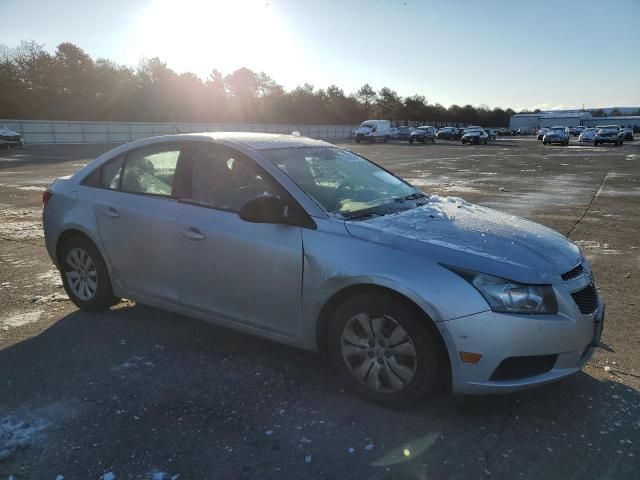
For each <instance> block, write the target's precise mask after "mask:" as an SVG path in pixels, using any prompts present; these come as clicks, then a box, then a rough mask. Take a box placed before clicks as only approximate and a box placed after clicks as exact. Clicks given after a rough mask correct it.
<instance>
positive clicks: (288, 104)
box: [0, 41, 515, 127]
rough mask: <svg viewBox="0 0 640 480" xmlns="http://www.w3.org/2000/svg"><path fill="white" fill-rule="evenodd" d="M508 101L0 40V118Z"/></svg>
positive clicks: (483, 119)
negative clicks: (456, 99)
mask: <svg viewBox="0 0 640 480" xmlns="http://www.w3.org/2000/svg"><path fill="white" fill-rule="evenodd" d="M514 113H515V112H514V111H513V110H512V109H510V108H507V109H502V108H494V109H490V108H489V107H487V106H484V105H481V106H479V107H474V106H473V105H464V106H459V105H451V106H450V107H448V108H447V107H444V106H443V105H440V104H438V103H435V104H431V103H429V102H428V101H427V99H426V98H425V97H424V96H423V95H412V96H408V97H401V96H400V95H398V93H397V92H396V91H394V90H392V89H391V88H388V87H383V88H381V89H380V90H378V91H376V90H375V89H374V88H372V87H371V86H370V85H369V84H365V85H363V86H362V87H361V88H360V89H359V90H358V91H357V92H355V93H352V94H345V92H344V90H343V89H342V88H340V87H338V86H336V85H331V86H329V87H327V88H315V87H314V86H313V85H311V84H308V83H305V84H304V85H301V86H298V87H296V88H294V89H292V90H289V91H286V90H285V89H284V88H283V87H282V86H281V85H279V84H278V83H277V82H276V81H275V80H274V79H273V78H271V77H270V76H269V75H267V74H266V73H264V72H253V71H251V70H250V69H248V68H240V69H238V70H236V71H234V72H232V73H229V74H228V75H223V74H222V73H221V72H220V71H218V70H216V69H213V70H212V71H211V73H210V75H209V76H208V77H207V79H206V80H204V81H203V80H202V79H200V78H199V77H198V76H196V75H195V74H193V73H176V72H174V71H173V70H171V69H170V68H169V67H167V65H166V63H164V62H162V61H161V60H160V59H159V58H150V59H144V60H142V61H141V62H140V64H139V65H138V66H137V67H136V68H130V67H127V66H123V65H118V64H116V63H114V62H112V61H110V60H108V59H104V58H98V59H95V60H94V59H92V58H91V56H89V55H88V54H87V53H86V52H85V51H84V50H82V49H81V48H79V47H78V46H76V45H74V44H72V43H68V42H67V43H61V44H60V45H58V46H57V48H56V50H55V52H54V53H53V54H50V53H49V52H47V51H46V50H45V48H44V46H43V45H41V44H38V43H36V42H34V41H23V42H22V43H20V45H18V46H17V47H14V48H9V47H6V46H0V118H17V119H47V120H85V121H86V120H97V121H129V122H131V121H148V122H212V123H213V122H237V123H242V122H246V123H279V124H296V123H302V124H358V123H360V122H362V121H363V120H366V119H368V118H383V119H389V120H392V121H396V122H399V123H406V122H427V121H428V122H451V123H460V124H480V125H485V126H495V127H500V126H507V125H508V124H509V117H510V116H511V115H513V114H514Z"/></svg>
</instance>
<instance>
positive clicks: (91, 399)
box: [0, 138, 640, 480]
mask: <svg viewBox="0 0 640 480" xmlns="http://www.w3.org/2000/svg"><path fill="white" fill-rule="evenodd" d="M573 142H574V145H572V146H570V147H543V146H542V145H541V144H540V142H536V141H535V140H534V139H528V138H518V139H499V140H498V141H497V142H494V143H493V144H490V145H488V146H462V145H460V144H459V143H456V142H439V143H438V144H436V145H417V144H416V145H409V144H405V143H402V144H400V143H398V144H374V145H365V144H360V145H356V144H353V143H349V144H348V147H349V148H352V149H354V150H357V151H358V152H361V153H363V154H364V155H366V156H368V157H369V158H371V159H373V160H375V161H377V162H378V163H380V164H382V165H383V166H385V167H386V168H389V169H390V170H392V171H394V172H396V173H398V174H400V175H402V176H403V177H405V178H407V179H409V180H410V181H411V182H412V183H413V184H415V185H416V186H419V187H421V188H422V189H423V190H425V191H426V192H428V193H437V194H440V195H453V196H459V197H463V198H465V199H466V200H467V201H470V202H474V203H480V204H483V205H486V206H490V207H493V208H497V209H500V210H504V211H507V212H510V213H514V214H517V215H520V216H524V217H527V218H530V219H532V220H534V221H537V222H540V223H543V224H545V225H548V226H550V227H552V228H554V229H556V230H558V231H560V232H562V233H564V234H567V235H569V236H570V237H571V239H572V240H573V241H575V242H576V243H577V244H578V245H580V246H581V247H582V248H583V249H584V251H585V252H586V254H587V255H588V257H589V258H590V260H591V262H592V265H593V268H594V271H595V273H596V281H597V283H598V286H599V289H600V292H601V295H602V296H603V297H604V299H605V301H606V302H607V321H606V326H605V331H604V336H603V340H604V341H605V343H606V345H605V348H604V349H601V350H600V351H599V352H598V353H597V354H596V356H595V357H594V359H593V360H592V361H591V362H590V364H589V365H588V366H587V367H586V368H585V369H584V372H582V373H580V374H578V375H576V376H574V377H572V378H569V379H567V380H564V381H561V382H559V383H556V384H553V385H550V386H547V387H544V388H540V389H536V390H532V391H527V392H522V393H518V394H513V395H507V396H491V397H454V396H451V395H449V394H442V395H440V396H438V397H437V398H433V399H432V400H430V401H428V402H426V403H425V404H424V405H421V406H420V407H417V408H414V409H411V410H407V411H391V410H385V409H382V408H379V407H375V406H371V405H369V404H366V403H363V402H362V401H360V400H359V399H357V398H355V397H353V396H351V395H350V394H348V393H347V392H345V391H343V389H342V387H341V385H340V384H339V383H338V382H337V380H336V378H335V377H334V375H333V374H332V372H331V370H330V369H329V366H328V362H327V361H326V360H325V359H324V358H323V357H320V356H316V355H314V354H310V353H306V352H301V351H298V350H295V349H292V348H288V347H284V346H281V345H277V344H274V343H271V342H268V341H265V340H261V339H257V338H254V337H250V336H247V335H243V334H239V333H234V332H232V331H229V330H226V329H223V328H219V327H215V326H212V325H209V324H206V323H203V322H200V321H196V320H192V319H189V318H185V317H181V316H179V315H175V314H169V313H164V312H162V311H159V310H156V309H153V308H149V307H145V306H143V305H136V304H134V303H131V302H123V303H121V304H120V305H118V306H117V307H116V308H114V309H113V310H111V311H108V312H104V313H100V314H87V313H83V312H80V311H78V310H77V309H76V308H75V307H74V306H73V305H72V304H71V303H70V302H69V301H68V299H67V298H66V296H65V295H64V291H63V290H62V288H61V282H60V280H59V277H58V275H57V272H56V271H55V270H54V269H53V265H52V264H51V263H50V260H49V259H48V257H47V255H46V252H45V250H44V246H43V245H44V242H43V238H42V228H41V221H40V195H41V192H42V190H43V188H44V187H45V186H46V184H47V183H48V182H50V181H51V180H52V179H53V178H54V177H56V176H60V175H66V174H70V173H72V172H74V171H75V170H77V169H78V168H79V167H80V166H82V165H84V164H85V163H87V162H88V161H89V160H90V159H91V158H93V157H95V156H97V155H98V154H99V153H101V152H102V151H105V150H106V149H108V148H109V147H106V146H92V145H77V146H71V145H70V146H30V147H28V148H26V149H25V150H13V151H10V152H0V479H4V478H7V477H9V476H10V475H13V478H15V479H16V480H21V479H39V480H40V479H51V480H54V479H56V477H57V476H58V475H62V476H64V479H66V480H69V479H100V478H103V477H104V478H105V479H113V478H115V479H170V478H180V479H181V480H184V479H279V478H301V477H306V478H336V479H343V478H367V479H369V478H371V479H387V478H388V479H397V478H409V479H431V478H435V479H437V478H460V479H469V478H491V479H512V478H535V479H538V478H544V479H555V478H558V479H566V478H598V479H601V478H635V477H636V476H637V475H638V472H639V471H640V448H639V445H640V330H639V328H638V315H637V309H638V306H639V304H640V297H639V296H638V292H639V291H640V237H639V236H638V232H640V142H635V143H625V145H624V147H598V148H594V147H589V146H579V145H575V140H573ZM178 476H179V477H178Z"/></svg>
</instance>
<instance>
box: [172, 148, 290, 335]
mask: <svg viewBox="0 0 640 480" xmlns="http://www.w3.org/2000/svg"><path fill="white" fill-rule="evenodd" d="M191 179H192V181H191V189H190V195H189V198H186V199H184V201H181V202H180V205H179V210H178V229H179V243H178V248H177V252H178V255H179V259H178V260H179V263H180V272H181V279H182V280H181V282H180V301H181V302H182V303H183V304H185V305H186V306H188V307H191V308H195V309H197V310H199V311H202V312H207V313H209V314H213V315H214V316H217V317H220V318H222V319H226V320H232V321H235V322H239V323H243V324H245V325H250V326H253V327H258V328H261V329H264V330H267V331H271V332H275V333H279V334H282V335H286V336H289V337H292V338H296V337H297V336H298V320H299V317H300V309H301V289H302V232H301V228H300V227H298V226H292V225H279V224H277V225H276V224H267V223H249V222H246V221H244V220H242V219H241V218H240V217H239V215H238V211H239V209H240V207H241V206H242V205H243V204H244V203H245V202H246V201H247V200H249V199H251V198H254V197H256V196H258V195H261V194H263V193H265V192H270V193H274V194H278V193H279V192H278V189H279V188H280V187H279V186H278V185H275V184H274V182H273V180H271V179H269V178H267V175H266V174H264V172H261V170H260V168H259V167H258V165H257V164H255V162H253V160H251V159H249V158H248V157H246V156H244V155H243V154H241V153H239V152H237V151H235V150H232V149H229V148H226V147H222V146H218V145H215V144H211V143H208V144H201V145H199V146H198V147H197V150H196V151H195V152H194V154H193V158H192V173H191Z"/></svg>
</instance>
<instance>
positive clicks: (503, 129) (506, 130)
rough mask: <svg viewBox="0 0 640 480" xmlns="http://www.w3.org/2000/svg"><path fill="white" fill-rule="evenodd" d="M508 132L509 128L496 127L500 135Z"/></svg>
mask: <svg viewBox="0 0 640 480" xmlns="http://www.w3.org/2000/svg"><path fill="white" fill-rule="evenodd" d="M508 134H509V130H508V129H506V128H499V129H498V135H500V136H501V137H502V136H504V135H508Z"/></svg>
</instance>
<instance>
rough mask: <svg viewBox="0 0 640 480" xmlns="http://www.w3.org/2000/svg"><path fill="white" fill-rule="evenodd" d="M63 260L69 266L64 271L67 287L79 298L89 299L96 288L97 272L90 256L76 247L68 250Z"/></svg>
mask: <svg viewBox="0 0 640 480" xmlns="http://www.w3.org/2000/svg"><path fill="white" fill-rule="evenodd" d="M65 260H66V262H67V265H68V266H69V267H70V269H69V270H66V271H65V276H66V278H67V282H68V284H69V288H70V289H71V291H72V292H73V294H74V295H75V296H76V297H78V298H79V299H80V300H83V301H88V300H91V299H92V298H93V296H94V295H95V294H96V290H97V289H98V272H97V270H96V266H95V264H94V263H93V260H92V259H91V256H90V255H89V254H88V253H87V252H86V251H85V250H84V249H82V248H79V247H76V248H73V249H71V250H69V253H68V254H67V258H66V259H65Z"/></svg>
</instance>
